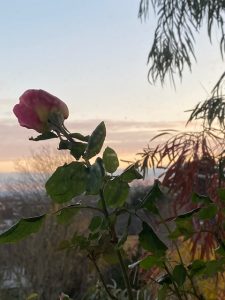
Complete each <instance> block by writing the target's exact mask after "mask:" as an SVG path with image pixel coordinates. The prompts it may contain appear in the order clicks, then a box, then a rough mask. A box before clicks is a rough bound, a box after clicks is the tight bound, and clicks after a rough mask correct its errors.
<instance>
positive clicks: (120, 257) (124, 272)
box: [100, 190, 133, 300]
mask: <svg viewBox="0 0 225 300" xmlns="http://www.w3.org/2000/svg"><path fill="white" fill-rule="evenodd" d="M100 197H101V201H102V207H103V211H104V213H105V217H106V219H107V221H108V225H109V230H110V233H111V237H112V242H113V243H115V242H117V236H116V232H115V228H114V225H113V224H111V222H110V218H109V213H108V210H107V206H106V203H105V199H104V195H103V190H100ZM115 251H116V254H117V257H118V260H119V264H120V268H121V271H122V273H123V279H124V283H125V286H126V288H127V293H128V299H129V300H133V293H132V288H131V285H130V281H129V278H128V274H127V270H126V266H125V264H124V261H123V257H122V255H121V252H120V249H118V248H117V249H115Z"/></svg>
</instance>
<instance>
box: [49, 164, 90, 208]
mask: <svg viewBox="0 0 225 300" xmlns="http://www.w3.org/2000/svg"><path fill="white" fill-rule="evenodd" d="M86 184H87V168H86V167H85V165H84V164H83V163H81V162H72V163H70V164H68V165H67V164H66V165H64V166H62V167H59V168H57V169H56V171H55V173H53V175H52V176H51V177H50V178H49V180H48V181H47V183H46V185H45V187H46V191H47V193H48V195H49V196H50V197H51V198H52V200H53V201H54V202H57V203H64V202H67V201H70V200H71V199H72V198H73V197H75V196H78V195H81V194H82V193H84V191H85V190H86Z"/></svg>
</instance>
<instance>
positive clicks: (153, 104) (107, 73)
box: [0, 0, 224, 170]
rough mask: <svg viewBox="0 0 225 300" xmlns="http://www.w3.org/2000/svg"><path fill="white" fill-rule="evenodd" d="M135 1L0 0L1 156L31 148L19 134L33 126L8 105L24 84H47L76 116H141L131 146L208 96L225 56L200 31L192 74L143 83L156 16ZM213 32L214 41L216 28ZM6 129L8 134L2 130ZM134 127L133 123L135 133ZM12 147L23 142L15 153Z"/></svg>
mask: <svg viewBox="0 0 225 300" xmlns="http://www.w3.org/2000/svg"><path fill="white" fill-rule="evenodd" d="M138 4H139V1H138V0H137V1H135V0H123V1H119V0H114V1H112V0H111V1H109V0H105V1H102V0H92V1H90V0H89V1H88V0H76V1H74V0H63V1H62V0H54V1H53V0H46V1H41V0H7V1H5V0H0V37H1V48H0V106H1V109H0V124H3V123H4V126H6V128H5V127H4V131H3V130H1V131H0V134H1V136H0V138H1V139H3V138H4V140H5V141H6V142H5V148H4V149H3V150H2V151H3V152H4V153H3V152H2V155H1V158H0V160H1V161H2V162H3V161H5V162H7V163H8V162H9V161H13V160H15V159H16V158H19V157H20V156H21V155H22V153H24V155H27V154H28V149H29V146H28V144H26V143H25V142H24V140H23V139H24V138H25V137H28V136H30V135H34V133H33V132H31V131H28V130H27V129H24V128H19V127H18V125H17V122H16V119H15V117H14V115H13V114H12V107H13V106H14V105H15V104H16V103H17V102H18V98H19V96H20V95H21V94H22V93H23V92H24V91H25V90H26V89H29V88H42V89H45V90H47V91H49V92H50V93H52V94H54V95H56V96H57V97H59V98H60V99H62V100H64V101H65V102H66V103H67V105H68V106H69V109H70V121H69V122H73V124H76V121H77V122H81V121H82V122H84V123H85V122H86V124H92V125H93V122H92V123H90V120H96V125H97V123H98V121H101V120H106V121H108V123H109V124H112V122H118V124H120V125H121V130H120V131H123V127H122V126H125V125H124V124H125V123H124V122H128V123H129V122H133V124H138V123H139V124H142V123H143V126H141V128H145V129H144V132H146V135H144V136H142V138H143V140H142V141H140V142H139V143H137V144H136V148H135V147H133V148H132V147H131V148H132V151H138V150H140V147H142V145H143V146H145V144H146V143H147V141H148V140H149V138H150V133H149V132H150V131H151V128H147V126H148V125H147V124H148V122H150V123H149V126H152V125H151V124H153V123H152V122H156V124H159V123H160V122H163V124H165V126H166V125H168V126H166V127H171V126H173V124H175V123H176V124H177V122H178V123H179V122H180V121H185V120H186V115H185V113H184V112H183V111H184V110H186V109H189V108H192V107H193V106H194V105H195V104H196V103H197V102H198V101H200V100H202V99H204V98H205V97H207V91H208V92H209V91H210V89H211V88H212V86H213V84H214V83H215V82H216V80H217V78H218V77H219V75H220V74H221V73H222V71H223V70H224V63H223V62H222V60H221V58H220V53H219V49H218V48H217V47H213V46H211V45H210V44H209V42H208V39H207V36H206V34H205V33H204V32H202V33H201V34H200V35H199V36H198V37H197V39H196V42H197V47H196V54H197V59H198V64H197V65H195V64H194V65H193V72H192V74H191V73H189V72H185V73H184V78H183V81H182V83H181V84H180V82H179V81H177V88H176V90H174V88H173V87H171V86H170V84H167V85H166V86H165V87H164V88H162V87H161V86H160V84H157V85H156V86H151V85H150V84H149V83H148V81H147V70H148V67H147V65H146V61H147V55H148V51H149V49H150V45H151V42H152V39H153V33H154V28H155V17H154V14H150V16H149V19H148V20H147V21H146V22H141V21H140V20H139V19H138V18H137V14H138ZM213 40H214V42H215V44H216V42H217V41H218V37H217V32H216V31H215V32H214V38H213ZM79 124H80V123H79ZM113 124H114V123H113ZM129 124H130V123H129ZM179 124H180V123H179ZM170 125H171V126H170ZM7 126H8V127H7ZM13 126H15V127H13ZM74 126H75V127H76V125H74ZM84 127H85V128H88V130H89V129H90V130H91V128H90V126H89V127H88V126H84ZM125 127H126V126H125ZM153 127H154V132H156V128H155V126H153ZM159 127H160V126H159ZM7 128H8V129H7ZM138 128H140V127H138ZM14 129H15V131H16V132H18V133H17V136H18V137H20V135H21V138H20V139H18V140H15V139H14V140H13V139H12V135H13V134H12V132H13V130H14ZM81 129H82V128H81ZM92 129H93V128H92ZM7 130H8V132H10V135H8V137H7V138H5V137H4V136H3V135H6V134H7ZM109 130H111V129H110V128H109ZM124 130H125V129H124ZM126 130H127V127H126ZM135 134H136V136H137V132H136V131H135V130H134V133H133V137H132V138H131V139H132V140H134V139H135ZM127 136H129V135H127ZM118 139H119V138H118ZM127 139H128V140H127V142H128V144H129V142H130V141H129V138H127ZM122 142H124V140H123V141H121V143H122ZM118 144H119V142H118ZM15 145H17V146H15ZM24 145H25V146H24ZM123 147H124V145H123ZM9 148H11V149H15V148H17V149H21V150H20V151H15V153H14V152H13V151H7V149H9ZM118 148H119V149H120V150H121V146H118ZM0 170H1V166H0ZM4 170H5V169H4Z"/></svg>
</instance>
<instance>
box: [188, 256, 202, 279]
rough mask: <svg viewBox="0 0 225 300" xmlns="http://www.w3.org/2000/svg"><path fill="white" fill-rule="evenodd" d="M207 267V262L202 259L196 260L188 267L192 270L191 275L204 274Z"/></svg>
mask: <svg viewBox="0 0 225 300" xmlns="http://www.w3.org/2000/svg"><path fill="white" fill-rule="evenodd" d="M205 268H206V262H204V261H203V260H200V259H196V260H194V261H193V262H192V263H191V264H190V265H189V266H188V269H190V270H191V272H190V275H191V277H193V276H197V275H202V274H203V273H204V270H205Z"/></svg>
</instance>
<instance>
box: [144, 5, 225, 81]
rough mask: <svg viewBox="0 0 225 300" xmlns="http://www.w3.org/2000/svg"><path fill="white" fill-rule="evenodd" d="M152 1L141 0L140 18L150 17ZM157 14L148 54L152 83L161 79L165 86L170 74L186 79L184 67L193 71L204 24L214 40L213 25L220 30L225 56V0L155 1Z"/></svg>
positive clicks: (172, 77) (149, 76)
mask: <svg viewBox="0 0 225 300" xmlns="http://www.w3.org/2000/svg"><path fill="white" fill-rule="evenodd" d="M149 2H150V0H141V1H140V5H139V17H140V18H141V19H146V18H147V17H148V15H149V10H150V3H149ZM151 4H152V7H153V9H154V11H155V13H156V15H157V26H156V29H155V34H154V40H153V43H152V47H151V49H150V52H149V55H148V64H149V66H150V68H149V72H148V78H149V81H150V82H152V83H155V82H156V81H157V80H160V81H161V83H162V84H163V83H164V81H165V78H166V75H168V76H169V78H170V80H172V82H174V75H175V74H177V73H178V75H179V77H180V78H182V74H183V71H184V68H185V67H186V66H187V67H188V68H189V69H191V66H192V62H193V59H194V60H196V57H195V52H194V44H195V37H194V36H195V33H197V32H199V30H200V28H201V27H202V25H203V23H204V22H206V24H207V33H208V36H209V39H210V41H212V29H213V25H217V27H218V28H219V31H220V42H219V45H220V52H221V55H222V57H223V55H224V53H225V32H224V14H225V1H224V0H151Z"/></svg>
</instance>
